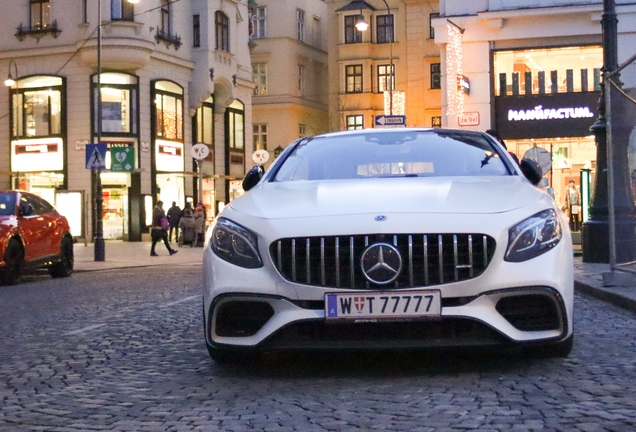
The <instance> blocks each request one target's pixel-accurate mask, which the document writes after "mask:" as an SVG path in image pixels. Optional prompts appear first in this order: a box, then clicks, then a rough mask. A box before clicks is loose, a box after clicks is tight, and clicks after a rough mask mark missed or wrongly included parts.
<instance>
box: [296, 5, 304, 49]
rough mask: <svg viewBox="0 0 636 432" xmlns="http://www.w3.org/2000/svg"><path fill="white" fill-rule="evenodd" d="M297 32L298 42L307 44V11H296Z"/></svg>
mask: <svg viewBox="0 0 636 432" xmlns="http://www.w3.org/2000/svg"><path fill="white" fill-rule="evenodd" d="M296 30H297V37H298V40H299V41H301V42H305V11H304V10H302V9H296Z"/></svg>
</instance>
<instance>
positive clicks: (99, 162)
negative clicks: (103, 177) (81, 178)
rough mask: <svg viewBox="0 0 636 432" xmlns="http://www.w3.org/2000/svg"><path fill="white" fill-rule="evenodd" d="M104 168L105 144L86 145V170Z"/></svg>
mask: <svg viewBox="0 0 636 432" xmlns="http://www.w3.org/2000/svg"><path fill="white" fill-rule="evenodd" d="M105 168H106V144H86V169H105Z"/></svg>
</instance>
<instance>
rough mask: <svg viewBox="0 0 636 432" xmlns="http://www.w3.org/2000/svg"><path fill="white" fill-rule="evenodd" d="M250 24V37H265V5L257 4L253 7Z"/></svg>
mask: <svg viewBox="0 0 636 432" xmlns="http://www.w3.org/2000/svg"><path fill="white" fill-rule="evenodd" d="M252 26H253V28H252V38H254V39H262V38H265V37H267V8H266V7H265V6H259V7H257V8H255V9H254V15H253V16H252Z"/></svg>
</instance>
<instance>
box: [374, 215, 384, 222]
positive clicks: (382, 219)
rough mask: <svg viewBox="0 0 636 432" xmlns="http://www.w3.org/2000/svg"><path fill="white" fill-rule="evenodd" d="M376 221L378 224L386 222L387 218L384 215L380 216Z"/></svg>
mask: <svg viewBox="0 0 636 432" xmlns="http://www.w3.org/2000/svg"><path fill="white" fill-rule="evenodd" d="M375 220H376V221H378V222H384V221H385V220H386V216H384V215H378V216H376V217H375Z"/></svg>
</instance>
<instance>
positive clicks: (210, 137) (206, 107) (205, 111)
mask: <svg viewBox="0 0 636 432" xmlns="http://www.w3.org/2000/svg"><path fill="white" fill-rule="evenodd" d="M196 136H197V139H196V142H197V143H203V144H207V145H213V144H214V99H213V98H211V97H210V98H208V99H207V100H206V101H205V102H203V105H202V106H201V107H200V108H198V109H197V112H196Z"/></svg>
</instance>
